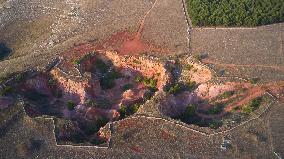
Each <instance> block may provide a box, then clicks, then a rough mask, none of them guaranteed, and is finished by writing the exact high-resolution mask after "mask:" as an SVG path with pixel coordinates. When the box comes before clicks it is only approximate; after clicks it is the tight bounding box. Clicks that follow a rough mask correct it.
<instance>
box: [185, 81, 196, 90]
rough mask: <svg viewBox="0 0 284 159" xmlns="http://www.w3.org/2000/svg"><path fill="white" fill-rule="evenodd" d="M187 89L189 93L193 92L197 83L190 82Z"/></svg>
mask: <svg viewBox="0 0 284 159" xmlns="http://www.w3.org/2000/svg"><path fill="white" fill-rule="evenodd" d="M186 87H187V89H188V90H189V91H191V90H193V89H194V88H195V87H196V82H195V81H189V82H187V83H186Z"/></svg>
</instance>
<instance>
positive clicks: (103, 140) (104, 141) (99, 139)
mask: <svg viewBox="0 0 284 159" xmlns="http://www.w3.org/2000/svg"><path fill="white" fill-rule="evenodd" d="M103 143H106V140H105V139H102V138H95V139H93V140H92V141H91V144H93V145H101V144H103Z"/></svg>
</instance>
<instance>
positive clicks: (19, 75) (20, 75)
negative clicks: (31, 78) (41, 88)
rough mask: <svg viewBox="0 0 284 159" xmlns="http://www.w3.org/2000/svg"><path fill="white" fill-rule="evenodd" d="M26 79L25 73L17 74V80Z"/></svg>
mask: <svg viewBox="0 0 284 159" xmlns="http://www.w3.org/2000/svg"><path fill="white" fill-rule="evenodd" d="M24 79H25V77H24V75H23V74H17V75H16V77H15V80H16V82H22V81H23V80H24Z"/></svg>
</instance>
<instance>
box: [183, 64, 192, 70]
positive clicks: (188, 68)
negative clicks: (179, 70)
mask: <svg viewBox="0 0 284 159" xmlns="http://www.w3.org/2000/svg"><path fill="white" fill-rule="evenodd" d="M184 67H185V69H187V70H188V71H190V70H192V69H193V67H194V66H193V65H191V64H186V65H185V66H184Z"/></svg>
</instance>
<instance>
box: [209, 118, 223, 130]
mask: <svg viewBox="0 0 284 159" xmlns="http://www.w3.org/2000/svg"><path fill="white" fill-rule="evenodd" d="M222 125H223V122H222V121H220V120H213V121H211V122H210V124H209V127H210V128H211V129H218V128H219V127H221V126H222Z"/></svg>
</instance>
